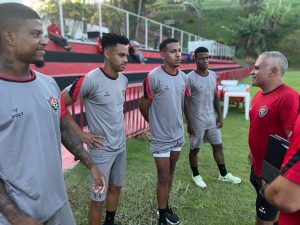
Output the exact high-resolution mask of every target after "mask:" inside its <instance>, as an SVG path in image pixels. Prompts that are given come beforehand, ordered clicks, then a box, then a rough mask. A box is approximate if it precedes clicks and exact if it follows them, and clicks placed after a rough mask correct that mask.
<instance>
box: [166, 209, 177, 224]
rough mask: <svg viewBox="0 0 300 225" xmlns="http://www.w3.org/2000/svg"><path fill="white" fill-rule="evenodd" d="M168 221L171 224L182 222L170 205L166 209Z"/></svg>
mask: <svg viewBox="0 0 300 225" xmlns="http://www.w3.org/2000/svg"><path fill="white" fill-rule="evenodd" d="M166 218H167V222H168V223H169V224H171V225H176V224H179V223H180V220H179V217H178V216H177V215H176V214H175V213H174V212H173V210H172V208H171V207H169V208H167V210H166Z"/></svg>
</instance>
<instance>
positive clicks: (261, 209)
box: [258, 206, 266, 214]
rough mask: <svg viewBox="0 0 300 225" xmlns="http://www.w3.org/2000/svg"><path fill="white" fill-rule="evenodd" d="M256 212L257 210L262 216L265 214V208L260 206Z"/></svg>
mask: <svg viewBox="0 0 300 225" xmlns="http://www.w3.org/2000/svg"><path fill="white" fill-rule="evenodd" d="M258 210H259V211H260V212H261V213H262V214H266V210H265V207H263V206H261V207H259V209H258Z"/></svg>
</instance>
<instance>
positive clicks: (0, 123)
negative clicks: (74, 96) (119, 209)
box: [0, 3, 105, 225]
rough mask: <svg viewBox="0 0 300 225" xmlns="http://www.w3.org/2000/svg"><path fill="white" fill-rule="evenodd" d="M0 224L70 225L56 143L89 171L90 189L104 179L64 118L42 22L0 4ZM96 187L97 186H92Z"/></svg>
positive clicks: (27, 10) (22, 10)
mask: <svg viewBox="0 0 300 225" xmlns="http://www.w3.org/2000/svg"><path fill="white" fill-rule="evenodd" d="M0 34H1V35H0V38H1V41H0V43H1V45H0V90H1V95H0V102H1V108H0V146H1V148H0V155H1V158H0V224H1V225H10V224H12V225H25V224H26V225H42V224H44V225H56V224H63V225H74V224H75V220H74V217H73V214H72V211H71V208H70V205H69V202H68V198H67V193H66V190H65V186H64V177H63V174H62V167H61V163H62V162H61V151H60V147H61V141H62V143H63V144H64V145H65V146H66V148H67V149H69V150H70V152H71V153H73V154H74V155H75V156H76V157H77V158H78V159H80V160H81V161H82V162H83V163H84V164H85V165H86V166H87V167H88V169H89V171H90V173H91V175H92V176H93V178H94V179H95V180H96V185H95V191H97V192H101V191H102V189H104V183H105V182H104V177H103V175H102V174H101V172H100V171H99V170H98V169H97V167H96V166H95V165H94V163H93V161H92V160H91V159H90V157H89V155H88V153H87V152H86V151H85V149H84V148H83V146H82V144H81V142H80V139H79V137H78V136H77V135H76V133H75V132H74V131H73V129H72V128H71V127H70V125H69V123H68V122H67V119H66V118H65V112H66V111H65V107H64V103H63V101H60V90H59V88H58V86H57V84H56V83H55V81H54V79H53V78H51V77H49V76H45V75H43V74H41V73H38V72H36V71H33V70H31V69H30V67H29V64H32V63H33V64H35V65H36V66H38V67H41V66H43V65H44V54H45V46H46V44H47V42H46V41H45V39H44V37H43V29H42V21H41V19H40V17H39V16H38V14H37V13H36V12H35V11H33V10H32V9H30V8H28V7H27V6H24V5H22V4H18V3H3V4H0ZM96 189H97V190H96Z"/></svg>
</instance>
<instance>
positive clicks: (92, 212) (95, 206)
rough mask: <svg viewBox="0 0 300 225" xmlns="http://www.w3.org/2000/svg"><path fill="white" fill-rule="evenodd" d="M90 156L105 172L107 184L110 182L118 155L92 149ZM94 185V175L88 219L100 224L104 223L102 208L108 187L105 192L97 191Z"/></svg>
mask: <svg viewBox="0 0 300 225" xmlns="http://www.w3.org/2000/svg"><path fill="white" fill-rule="evenodd" d="M90 156H91V158H92V160H93V161H94V163H95V165H96V166H97V167H98V169H99V170H100V171H101V172H102V173H103V175H104V177H105V182H106V184H109V183H110V174H111V170H112V167H113V164H114V162H115V159H116V155H115V154H114V153H111V152H106V151H98V150H92V151H90ZM107 186H109V185H107ZM93 187H94V181H93V179H92V177H90V191H91V194H90V197H91V202H90V206H89V211H88V220H89V225H100V224H101V223H102V208H103V205H104V201H105V199H106V196H107V191H108V187H106V188H105V190H104V192H103V193H95V192H94V191H93Z"/></svg>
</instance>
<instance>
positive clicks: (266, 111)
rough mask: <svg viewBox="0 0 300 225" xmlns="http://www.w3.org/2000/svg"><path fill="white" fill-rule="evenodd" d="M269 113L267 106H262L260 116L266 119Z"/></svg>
mask: <svg viewBox="0 0 300 225" xmlns="http://www.w3.org/2000/svg"><path fill="white" fill-rule="evenodd" d="M267 113H268V107H267V106H266V105H262V106H261V107H260V109H259V116H260V117H264V116H265V115H266V114H267Z"/></svg>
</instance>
